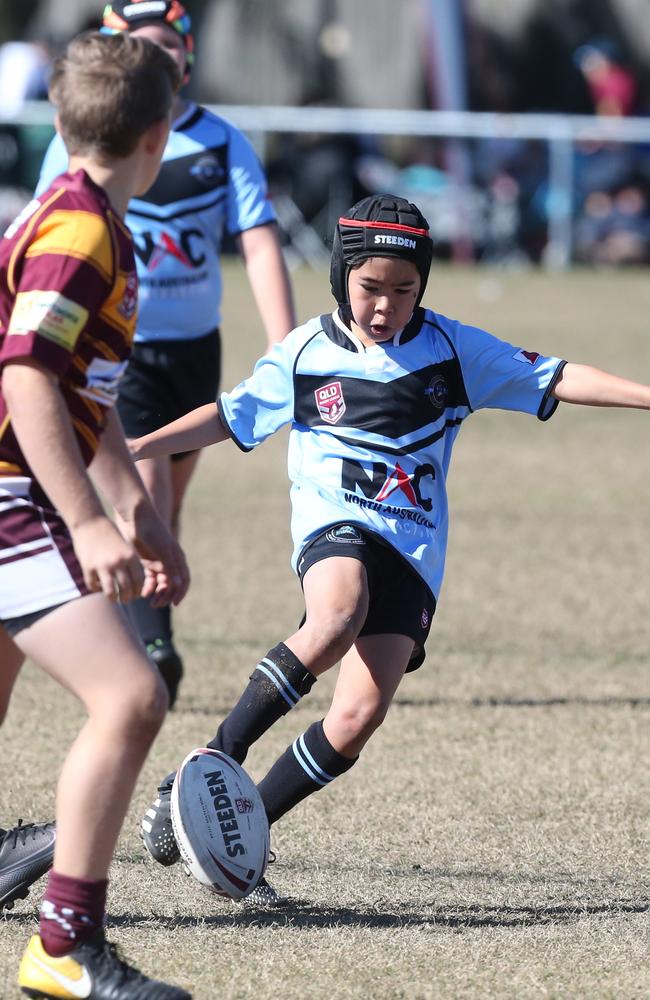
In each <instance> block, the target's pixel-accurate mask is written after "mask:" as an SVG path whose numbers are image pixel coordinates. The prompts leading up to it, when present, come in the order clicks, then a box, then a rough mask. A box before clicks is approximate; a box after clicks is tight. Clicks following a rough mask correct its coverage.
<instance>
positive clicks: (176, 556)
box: [122, 504, 190, 608]
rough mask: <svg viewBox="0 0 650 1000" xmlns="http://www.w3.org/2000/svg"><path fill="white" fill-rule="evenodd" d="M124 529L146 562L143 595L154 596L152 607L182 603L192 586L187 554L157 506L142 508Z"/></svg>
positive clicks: (124, 523) (152, 597)
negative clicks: (156, 509) (158, 512)
mask: <svg viewBox="0 0 650 1000" xmlns="http://www.w3.org/2000/svg"><path fill="white" fill-rule="evenodd" d="M122 523H123V529H124V532H125V534H126V536H127V538H128V539H129V540H130V541H131V542H132V544H133V546H134V548H135V549H136V551H137V553H138V554H139V555H140V557H141V558H142V562H143V564H144V572H145V581H144V586H143V588H142V596H143V597H149V598H151V605H152V607H154V608H156V607H162V606H163V605H166V604H179V603H180V602H181V601H182V600H183V598H184V597H185V594H186V593H187V590H188V587H189V585H190V571H189V568H188V565H187V561H186V559H185V555H184V553H183V550H182V549H181V547H180V545H179V544H178V542H177V541H176V539H175V538H174V536H173V535H172V533H171V531H170V530H169V528H167V526H166V525H165V524H164V523H163V521H162V520H161V519H160V517H159V516H158V514H157V513H156V511H155V510H154V508H153V507H152V506H151V505H150V504H147V505H146V506H143V507H141V508H140V509H139V510H138V511H137V512H136V514H135V516H134V519H133V520H132V521H124V522H122Z"/></svg>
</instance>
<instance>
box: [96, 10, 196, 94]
mask: <svg viewBox="0 0 650 1000" xmlns="http://www.w3.org/2000/svg"><path fill="white" fill-rule="evenodd" d="M152 21H153V22H155V21H160V22H161V23H163V24H168V25H169V26H170V28H173V29H174V31H177V32H178V34H179V35H180V36H181V38H182V39H183V42H184V44H185V52H186V56H187V60H186V63H185V76H184V78H183V83H187V81H188V80H189V78H190V70H191V69H192V64H193V62H194V37H193V35H192V22H191V20H190V16H189V14H188V13H187V11H186V10H185V8H184V7H183V5H182V3H179V2H178V0H114V2H113V3H108V4H106V6H105V7H104V14H103V16H102V28H101V31H102V32H103V33H104V34H106V35H116V34H117V33H118V31H129V29H133V28H137V27H139V26H140V25H141V24H149V23H150V22H152Z"/></svg>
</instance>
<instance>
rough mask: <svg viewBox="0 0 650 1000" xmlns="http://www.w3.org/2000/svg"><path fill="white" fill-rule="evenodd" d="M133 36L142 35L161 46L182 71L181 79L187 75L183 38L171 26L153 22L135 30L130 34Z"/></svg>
mask: <svg viewBox="0 0 650 1000" xmlns="http://www.w3.org/2000/svg"><path fill="white" fill-rule="evenodd" d="M129 34H131V35H140V36H141V37H142V38H148V39H149V41H151V42H155V43H156V45H160V47H161V48H162V49H164V50H165V52H168V53H169V55H170V56H171V57H172V59H173V60H174V62H175V63H176V65H177V66H178V68H179V69H180V71H181V77H182V76H183V75H184V74H185V67H186V63H187V53H186V52H185V43H184V42H183V39H182V37H181V36H180V35H179V33H178V32H177V31H175V30H174V28H172V27H171V25H169V24H162V23H161V22H159V21H158V22H156V21H152V22H151V24H143V25H141V26H140V27H139V28H134V29H133V30H132V31H130V32H129Z"/></svg>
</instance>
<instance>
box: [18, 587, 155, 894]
mask: <svg viewBox="0 0 650 1000" xmlns="http://www.w3.org/2000/svg"><path fill="white" fill-rule="evenodd" d="M16 643H17V645H19V647H20V649H21V650H22V652H23V653H25V654H26V655H28V656H30V657H31V658H32V659H33V660H35V662H36V663H38V664H39V666H41V667H43V668H44V669H45V670H46V672H47V673H48V674H50V676H52V677H53V678H54V679H55V680H57V681H59V683H61V684H63V685H64V686H65V687H67V688H68V689H69V690H70V691H71V692H72V693H73V694H74V695H76V697H77V698H79V700H80V701H81V702H82V703H83V705H84V706H85V708H86V710H87V712H88V720H87V722H86V723H85V725H84V726H83V728H82V730H81V732H80V733H79V735H78V737H77V739H76V740H75V742H74V743H73V745H72V747H71V749H70V752H69V753H68V756H67V758H66V760H65V763H64V765H63V769H62V771H61V775H60V777H59V784H58V790H57V809H56V813H57V843H56V853H55V861H54V863H55V868H56V870H57V871H58V872H59V873H60V874H62V875H68V876H72V877H74V878H90V879H103V878H106V875H107V872H108V867H109V864H110V861H111V858H112V856H113V851H114V848H115V844H116V841H117V837H118V834H119V831H120V828H121V826H122V823H123V820H124V816H125V814H126V810H127V808H128V805H129V801H130V799H131V795H132V793H133V788H134V786H135V782H136V779H137V777H138V774H139V772H140V768H141V767H142V764H143V762H144V760H145V757H146V755H147V752H148V750H149V747H150V745H151V743H152V741H153V739H154V737H155V735H156V733H157V732H158V729H159V728H160V725H161V724H162V721H163V719H164V715H165V711H166V708H167V698H166V693H165V690H164V687H163V685H162V683H161V681H160V678H159V677H158V675H157V674H156V672H155V670H154V669H153V668H152V666H151V665H150V664H149V662H148V660H147V658H146V656H145V655H144V653H143V652H142V650H141V649H140V647H139V645H138V643H137V641H136V639H135V638H134V636H133V634H132V633H131V631H130V629H129V627H128V625H127V623H126V622H125V619H124V616H123V612H122V610H121V609H120V608H119V607H116V606H115V605H113V604H111V603H110V602H109V601H108V600H107V599H106V598H105V597H104V596H103V595H101V594H93V595H91V596H89V597H83V598H80V599H79V600H76V601H71V602H70V603H69V604H66V605H65V606H64V607H61V608H58V609H57V610H56V611H53V612H51V613H50V614H49V615H46V616H45V617H44V618H42V619H40V620H39V621H37V622H36V623H35V624H34V625H32V626H31V628H29V629H25V630H24V631H23V632H21V633H19V634H18V636H17V637H16Z"/></svg>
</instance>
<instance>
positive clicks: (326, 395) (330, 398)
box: [314, 382, 345, 424]
mask: <svg viewBox="0 0 650 1000" xmlns="http://www.w3.org/2000/svg"><path fill="white" fill-rule="evenodd" d="M314 396H315V398H316V406H317V407H318V412H319V413H320V415H321V417H322V418H323V420H324V421H325V422H326V423H328V424H335V423H336V422H337V421H338V420H340V419H341V417H342V416H343V414H344V413H345V400H344V399H343V390H342V389H341V383H340V382H329V383H328V384H327V385H322V386H321V387H320V389H316V391H315V393H314Z"/></svg>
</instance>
